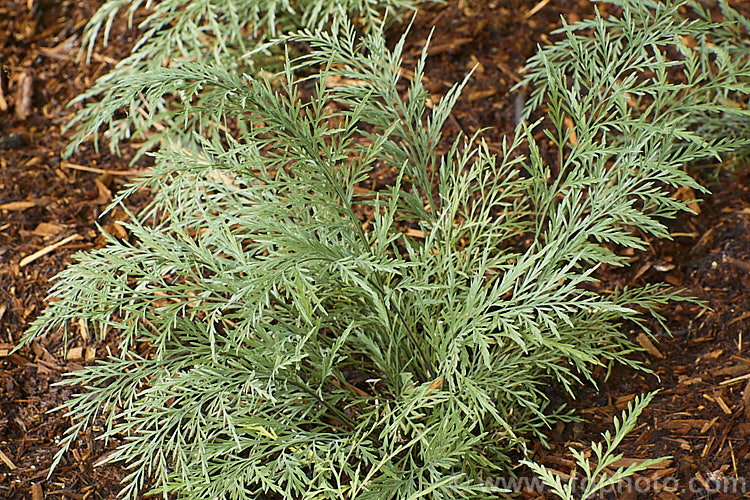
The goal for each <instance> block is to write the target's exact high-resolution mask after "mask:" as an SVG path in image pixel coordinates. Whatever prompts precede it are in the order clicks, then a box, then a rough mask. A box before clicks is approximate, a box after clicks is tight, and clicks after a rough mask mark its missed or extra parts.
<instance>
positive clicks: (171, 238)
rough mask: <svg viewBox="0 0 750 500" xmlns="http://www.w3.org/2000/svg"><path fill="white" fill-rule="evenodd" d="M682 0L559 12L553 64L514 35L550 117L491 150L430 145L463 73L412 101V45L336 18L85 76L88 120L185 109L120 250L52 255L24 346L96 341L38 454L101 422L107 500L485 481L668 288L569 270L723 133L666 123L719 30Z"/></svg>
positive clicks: (701, 88) (432, 494)
mask: <svg viewBox="0 0 750 500" xmlns="http://www.w3.org/2000/svg"><path fill="white" fill-rule="evenodd" d="M683 4H684V2H677V1H671V2H666V3H665V4H663V5H662V4H659V5H658V6H657V7H656V8H654V9H648V8H647V6H646V5H647V3H646V2H645V1H644V2H622V5H623V8H624V12H625V14H626V15H625V16H624V17H623V18H622V19H623V20H622V21H621V23H619V24H618V23H613V22H610V21H605V20H603V19H602V18H600V17H597V19H596V20H595V21H592V22H591V23H593V24H586V26H589V27H592V28H593V29H592V31H591V33H590V36H592V37H594V40H596V41H595V43H593V47H595V48H596V49H597V50H596V51H593V52H592V51H590V50H589V49H590V47H591V45H590V42H589V38H587V37H577V36H569V37H568V43H570V44H571V46H572V47H574V48H575V49H576V51H574V52H572V54H574V55H577V57H579V59H577V60H576V64H568V63H567V62H566V60H564V59H563V60H562V62H561V61H560V60H555V59H552V58H550V57H547V55H546V54H547V53H546V52H545V51H544V50H542V51H541V52H540V53H539V55H538V56H537V58H536V59H534V60H533V61H532V64H531V68H532V69H533V70H534V71H535V72H533V73H532V77H530V82H535V81H541V82H543V84H544V87H543V89H544V90H543V97H542V91H541V90H540V91H539V92H540V93H539V94H532V95H533V96H534V99H537V100H536V101H535V102H536V103H537V106H538V107H539V108H540V109H542V106H544V107H545V108H546V109H545V111H546V114H547V115H548V116H549V118H550V120H549V123H550V125H549V126H547V125H544V127H545V128H543V129H542V128H541V127H542V126H543V125H539V124H527V123H524V124H522V125H521V126H519V128H518V130H517V131H516V133H515V134H514V135H513V136H511V137H509V138H508V139H507V140H506V141H505V142H503V144H502V145H499V146H498V151H499V153H493V152H492V148H491V146H490V145H488V144H486V143H485V142H484V141H483V140H482V137H481V134H478V135H476V136H474V137H459V138H457V139H456V140H454V141H452V142H449V143H446V141H445V140H444V139H443V137H442V134H443V129H444V124H445V121H446V119H447V118H448V116H449V113H450V111H451V108H452V107H453V105H454V104H455V102H456V100H457V99H458V98H459V95H460V91H461V88H462V86H463V83H459V84H457V85H456V86H455V87H453V89H452V90H451V91H450V92H448V93H447V94H446V95H445V96H444V97H443V98H442V99H441V100H440V101H439V102H437V103H433V105H432V106H431V107H428V106H427V104H428V102H431V101H428V98H429V95H428V93H427V91H426V90H425V89H424V87H423V85H422V76H423V74H424V67H425V64H426V48H425V51H424V52H423V54H422V57H421V58H420V59H419V61H418V62H417V64H416V67H415V68H414V70H413V77H412V78H410V79H409V80H405V79H404V77H403V74H402V69H401V58H402V49H403V45H404V38H403V37H402V38H401V39H400V41H399V42H398V43H396V45H395V46H394V47H393V48H388V47H387V45H386V43H385V41H384V37H383V34H382V30H381V29H380V28H376V29H373V30H372V31H371V32H369V33H367V34H364V35H362V36H360V35H359V34H358V32H357V30H356V29H355V28H353V27H352V26H351V25H350V24H349V23H348V22H347V21H346V20H342V22H341V23H340V25H339V26H338V27H337V28H336V30H335V31H305V30H303V31H300V32H297V33H292V34H289V35H286V36H283V37H281V38H280V39H279V40H277V41H276V42H274V43H275V44H276V45H277V46H278V47H284V46H285V45H286V46H288V45H289V44H293V45H294V46H296V47H300V46H304V47H307V49H306V51H305V52H304V53H302V54H301V55H298V56H296V57H288V58H287V59H286V60H285V65H284V68H283V69H282V70H280V71H279V72H278V73H275V74H272V75H270V74H267V73H260V74H255V75H251V74H243V73H239V72H237V71H234V70H230V69H227V68H226V67H225V66H224V65H223V64H221V63H219V62H217V61H215V60H212V59H210V58H209V59H205V60H196V61H193V62H189V61H186V62H184V64H182V65H180V66H179V67H173V66H155V67H152V68H149V70H148V71H145V72H135V73H132V74H130V73H129V74H127V75H123V76H122V78H121V79H119V80H117V81H115V82H113V85H114V86H113V88H112V92H113V93H114V94H113V95H115V94H116V95H117V96H118V98H117V99H115V100H112V101H111V102H110V101H108V100H107V99H106V98H105V100H104V101H102V104H101V106H102V107H101V110H102V111H103V112H104V115H103V116H104V118H106V117H107V116H113V115H114V113H115V112H116V111H117V110H118V109H120V107H121V106H122V105H123V104H124V103H129V104H130V105H131V106H136V105H137V103H141V102H143V101H142V100H143V99H145V100H146V102H147V103H157V102H160V101H161V100H162V99H163V98H164V96H167V95H179V96H181V98H180V99H178V100H175V101H173V102H172V105H173V106H175V107H176V108H169V109H170V111H169V113H174V115H172V119H173V122H169V123H167V122H165V123H166V125H165V126H166V128H167V131H168V132H171V131H172V128H171V127H172V126H174V125H170V123H173V124H174V123H177V121H178V120H177V119H178V118H179V119H180V120H183V118H186V117H187V118H189V120H187V121H185V120H183V123H189V124H190V127H189V128H188V129H187V132H188V133H189V134H190V137H189V139H190V141H189V142H187V143H186V142H185V141H184V140H183V139H184V138H185V137H186V132H185V129H182V128H181V129H180V130H175V131H174V136H171V135H170V134H169V133H167V134H165V135H163V140H162V141H161V147H160V149H159V151H158V153H155V154H154V155H153V157H154V162H155V166H154V168H153V170H152V171H151V172H150V173H148V174H146V175H145V176H144V177H143V178H141V179H140V180H139V181H137V182H136V183H134V184H133V185H132V186H130V187H128V188H127V189H126V190H125V191H123V192H122V193H120V195H119V197H118V199H117V200H116V201H115V205H116V204H120V203H122V202H123V200H125V199H126V198H127V197H129V196H131V195H132V194H133V193H135V192H137V191H138V190H141V189H149V190H150V191H151V193H152V194H153V198H152V201H151V202H150V204H149V205H148V206H147V207H145V208H144V209H143V210H142V211H141V212H140V213H138V214H134V215H133V216H132V219H131V220H130V222H127V223H125V224H124V225H125V227H126V228H127V230H128V232H129V237H128V239H122V240H120V239H116V238H114V237H109V239H108V244H107V245H106V246H105V247H104V248H101V249H98V250H93V251H90V252H86V253H80V254H78V255H77V256H76V260H77V262H76V263H74V264H73V265H72V266H70V267H69V268H68V269H66V270H65V271H63V272H62V273H61V274H60V275H59V276H58V279H57V281H56V283H55V285H54V286H53V288H52V290H51V292H50V296H51V298H53V299H54V300H53V301H51V302H50V305H49V307H48V308H47V309H46V311H45V312H44V313H43V314H42V315H41V316H40V317H39V318H38V319H37V320H36V321H35V322H34V323H33V325H32V326H31V328H30V330H29V332H28V336H27V337H26V339H25V342H26V343H28V342H31V341H32V340H33V339H35V338H37V337H39V336H41V335H44V334H45V333H47V332H49V331H51V330H53V329H57V328H60V327H66V328H67V327H69V326H70V325H80V324H84V325H86V326H87V327H88V328H90V329H91V330H92V331H95V332H98V335H99V338H104V337H105V336H106V335H108V334H109V335H111V334H114V335H116V337H117V338H118V339H119V343H118V344H117V348H116V349H115V350H114V351H113V352H112V354H111V356H109V357H108V358H106V359H102V360H99V361H98V362H97V363H95V364H93V365H91V366H87V367H84V368H83V369H81V370H79V371H77V372H75V373H73V374H71V375H70V376H69V377H67V378H66V379H65V381H64V382H63V383H65V384H69V385H71V386H75V387H80V392H79V393H78V394H76V395H74V396H73V397H71V399H70V400H69V401H68V402H66V403H65V404H64V406H63V408H62V410H63V411H65V412H66V414H67V415H69V416H71V417H73V418H74V419H75V420H74V422H75V423H74V425H72V426H71V428H70V429H69V430H68V431H67V433H66V435H65V436H64V438H63V439H62V445H63V446H62V449H61V450H60V452H59V453H58V455H57V460H59V459H60V458H61V457H62V455H63V454H64V453H65V451H66V450H67V449H68V448H69V447H70V446H71V445H72V444H74V443H75V442H76V436H78V435H79V433H80V432H81V431H83V430H84V429H88V428H90V427H91V426H92V425H93V424H94V423H95V422H97V421H99V420H100V419H101V421H103V425H104V428H105V431H104V433H103V435H102V437H103V438H104V439H115V438H116V439H118V440H121V444H120V445H119V447H118V448H117V451H116V452H115V453H113V454H111V455H109V456H108V457H107V460H108V461H115V462H121V463H124V464H126V465H127V466H128V468H129V470H130V471H131V472H130V474H129V475H128V476H127V477H126V478H125V481H124V488H123V492H122V494H123V495H124V497H125V498H136V497H138V495H140V494H141V493H148V494H149V495H156V494H158V495H162V496H163V497H164V498H167V496H168V495H169V494H175V495H176V496H178V497H179V498H184V499H205V498H231V499H242V498H259V497H261V496H262V495H265V496H266V497H273V496H278V497H281V498H313V497H314V498H330V499H339V498H352V499H354V498H357V499H367V498H372V499H387V498H398V499H400V498H418V497H428V498H436V499H437V498H456V497H462V498H464V497H465V498H491V497H492V496H493V495H495V494H497V492H498V489H497V488H493V487H492V486H488V485H487V484H486V483H485V481H484V478H486V477H490V476H499V475H504V474H507V473H508V471H511V470H512V468H513V467H514V466H515V465H517V464H516V458H514V457H517V456H518V453H521V454H523V453H524V450H525V443H526V441H527V440H528V439H530V438H539V439H542V440H543V439H544V432H545V430H546V429H547V428H549V426H550V425H552V424H554V423H555V422H558V421H560V420H566V419H569V418H571V417H570V414H569V413H568V412H566V411H565V410H564V409H562V408H549V407H548V398H547V396H546V392H547V391H548V390H549V388H550V387H551V386H552V387H559V388H560V390H567V391H569V392H570V393H571V394H574V392H575V386H576V385H577V384H579V383H580V382H582V381H591V382H593V379H592V370H593V368H594V367H596V366H597V365H601V364H607V363H611V362H617V363H624V364H626V365H629V366H632V367H635V368H643V366H642V365H641V364H640V363H639V362H638V360H637V359H636V357H634V356H633V354H634V352H635V351H636V347H635V346H634V345H633V344H632V343H631V342H630V341H629V340H628V338H627V336H626V334H625V331H626V328H625V327H624V325H623V323H624V322H626V321H627V322H631V325H632V324H633V323H634V324H635V325H638V326H640V327H641V328H643V329H646V322H645V316H644V315H647V314H649V313H650V314H652V315H654V316H655V317H656V318H657V319H659V317H658V309H659V307H660V306H661V305H663V304H664V303H666V302H667V301H669V300H671V299H673V298H676V294H675V293H674V292H673V291H672V290H671V289H669V288H668V287H666V286H664V285H660V284H654V285H648V286H645V287H642V288H624V289H613V288H607V289H605V288H604V287H601V286H597V280H596V277H595V273H596V270H597V268H598V267H599V266H601V265H602V264H608V265H611V266H624V265H627V260H626V257H623V256H622V255H621V254H619V253H618V249H622V248H634V249H643V248H645V246H646V241H645V238H646V237H668V231H667V228H666V226H665V225H664V220H665V218H669V217H671V216H673V215H674V214H675V213H677V212H678V211H681V210H687V204H686V203H687V202H684V201H680V200H677V199H675V198H673V197H672V196H671V190H672V189H673V188H679V187H682V186H689V187H691V188H692V189H694V190H696V191H702V190H703V188H702V187H701V186H700V185H699V184H698V183H696V182H695V181H694V180H693V179H692V178H691V177H690V176H689V175H687V174H686V173H685V170H684V165H685V164H686V163H688V162H692V161H698V160H703V159H707V158H712V157H715V156H716V155H718V154H719V153H722V152H727V151H733V150H734V149H736V147H738V146H737V143H738V142H741V141H733V140H727V139H724V138H722V137H713V136H711V134H709V133H707V134H699V133H696V132H695V131H694V130H693V128H692V127H693V125H692V122H691V121H690V120H687V119H686V118H685V117H686V116H688V115H689V116H692V115H690V113H692V108H691V109H684V108H683V107H682V106H681V104H680V103H681V101H680V99H681V98H682V96H683V95H684V94H689V95H698V96H703V97H701V99H703V100H712V99H713V95H714V94H713V92H715V91H716V90H717V87H716V86H720V85H721V83H722V81H721V80H717V79H716V78H709V77H708V76H709V75H705V74H704V73H703V71H704V69H705V70H706V71H708V70H710V69H711V68H710V67H706V68H702V67H701V66H700V65H698V66H694V65H693V62H695V59H694V58H693V55H691V54H694V52H695V51H696V50H699V49H696V48H691V47H689V46H688V45H686V44H685V43H683V40H684V39H685V37H689V36H691V35H695V36H698V32H701V33H703V30H706V29H708V30H709V32H710V30H712V29H714V28H716V29H718V27H720V26H721V25H719V24H716V23H711V22H709V21H705V20H703V21H700V20H696V21H690V22H688V21H684V20H682V19H681V18H680V16H679V11H678V9H679V8H680V7H681V6H682V5H683ZM648 5H650V3H648ZM571 33H572V31H571ZM623 33H624V34H623ZM618 34H622V36H623V37H624V38H623V39H620V38H617V36H619V35H618ZM615 35H617V36H615ZM625 42H627V43H625ZM675 48H677V49H678V52H677V53H678V55H679V54H682V56H680V57H681V58H679V57H678V58H677V59H675V58H672V57H671V56H672V55H673V54H672V52H674V51H673V49H675ZM259 50H263V49H259ZM585 53H587V54H589V55H592V56H591V57H588V56H586V57H584V55H585ZM571 57H572V56H571ZM680 65H682V66H680ZM675 67H683V68H688V69H690V71H686V75H685V76H686V81H685V82H682V83H674V82H672V81H671V80H670V74H672V70H673V69H674V68H675ZM693 68H695V71H694V72H693V71H692V69H693ZM571 69H572V70H573V71H575V72H576V74H580V75H586V78H587V79H585V80H584V79H583V78H578V79H573V80H572V81H571V79H570V78H569V75H568V74H567V73H566V71H569V70H571ZM534 75H535V76H534ZM537 77H538V78H537ZM712 86H713V87H712ZM678 89H679V90H680V92H677V90H678ZM631 96H636V97H637V98H638V99H640V101H639V102H640V103H642V104H643V106H640V105H639V106H633V105H632V104H630V103H629V100H630V97H631ZM701 102H703V101H701ZM709 111H710V110H709V109H708V106H706V112H707V113H708V112H709ZM165 112H166V111H165ZM86 113H87V112H86V111H84V112H83V116H87V115H86ZM82 123H84V124H85V125H84V128H83V129H82V131H83V132H82V133H93V132H95V130H96V128H97V124H98V123H99V124H100V123H101V122H96V121H86V120H84V121H83V122H82ZM569 123H572V124H573V128H574V129H575V132H576V134H577V138H576V140H575V141H574V140H572V137H573V135H572V134H573V129H572V128H571V127H570V126H569V125H568V124H569ZM114 126H115V127H117V125H116V124H115V125H114ZM87 127H88V128H87ZM540 129H541V130H543V131H544V134H543V137H542V140H545V141H547V140H549V141H550V142H551V144H552V145H553V146H554V147H556V148H557V150H558V151H557V152H558V154H557V155H554V156H553V157H547V156H543V155H542V153H541V148H540V146H539V143H538V142H537V140H536V139H535V138H534V137H535V134H536V131H537V130H540ZM708 132H710V130H709V131H708ZM112 137H113V138H114V139H115V140H116V135H113V136H112ZM373 172H377V173H378V177H379V178H382V177H383V176H386V177H390V178H391V181H390V182H387V183H382V184H380V185H378V184H376V183H374V182H373V178H374V177H373ZM113 206H114V205H113ZM634 228H637V231H636V230H634ZM66 331H67V330H66ZM19 347H20V346H19Z"/></svg>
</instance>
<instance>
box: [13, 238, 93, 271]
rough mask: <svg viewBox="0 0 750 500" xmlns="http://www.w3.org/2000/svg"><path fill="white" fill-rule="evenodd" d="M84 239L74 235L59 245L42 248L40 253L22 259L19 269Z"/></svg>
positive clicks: (61, 241) (59, 242) (58, 243)
mask: <svg viewBox="0 0 750 500" xmlns="http://www.w3.org/2000/svg"><path fill="white" fill-rule="evenodd" d="M82 239H83V237H82V236H81V235H79V234H73V235H71V236H68V237H67V238H65V239H63V240H60V241H58V242H57V243H55V244H53V245H49V246H47V247H44V248H42V249H41V250H39V251H38V252H34V253H32V254H31V255H27V256H26V257H24V258H23V259H21V262H19V263H18V267H23V266H26V265H28V264H31V263H32V262H34V261H35V260H37V259H38V258H40V257H44V256H45V255H47V254H48V253H50V252H54V251H55V250H57V249H58V248H60V247H61V246H63V245H66V244H68V243H70V242H71V241H75V240H82Z"/></svg>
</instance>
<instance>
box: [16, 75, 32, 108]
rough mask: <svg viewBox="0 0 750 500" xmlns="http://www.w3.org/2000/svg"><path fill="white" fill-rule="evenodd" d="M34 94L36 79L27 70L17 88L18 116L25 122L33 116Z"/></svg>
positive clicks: (19, 79) (19, 80)
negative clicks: (32, 102)
mask: <svg viewBox="0 0 750 500" xmlns="http://www.w3.org/2000/svg"><path fill="white" fill-rule="evenodd" d="M33 93H34V78H33V77H32V76H31V71H29V70H26V71H24V72H23V73H21V76H20V77H19V78H18V84H17V87H16V116H17V117H18V119H19V120H25V119H26V118H28V117H29V114H31V97H32V95H33Z"/></svg>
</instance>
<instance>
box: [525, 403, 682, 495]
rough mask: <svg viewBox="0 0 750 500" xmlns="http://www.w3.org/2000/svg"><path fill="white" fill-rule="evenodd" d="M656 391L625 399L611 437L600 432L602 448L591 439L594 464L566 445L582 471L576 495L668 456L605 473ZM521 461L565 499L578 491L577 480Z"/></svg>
mask: <svg viewBox="0 0 750 500" xmlns="http://www.w3.org/2000/svg"><path fill="white" fill-rule="evenodd" d="M655 395H656V392H652V393H649V394H647V395H646V396H642V397H636V398H635V400H634V402H633V403H628V408H627V411H623V412H622V416H621V417H620V419H619V420H618V419H617V417H615V419H614V425H615V435H614V437H613V436H612V435H611V434H610V432H609V431H606V432H605V433H604V434H602V437H603V438H604V445H605V446H606V449H604V450H603V449H602V443H591V450H592V451H593V452H594V456H595V457H596V464H595V466H594V467H593V468H592V464H591V461H590V460H589V459H588V458H587V457H586V456H585V455H584V454H583V453H581V452H580V451H578V450H576V449H574V448H569V449H570V452H571V453H572V454H573V457H575V459H576V465H578V467H580V468H581V470H582V471H583V473H584V474H585V477H584V478H582V479H581V480H579V481H578V484H581V485H583V491H582V492H580V493H579V495H580V496H578V498H580V499H581V500H586V499H587V498H591V497H593V496H594V495H595V494H597V493H600V492H602V491H604V490H607V489H614V488H616V487H617V486H618V484H619V483H620V482H621V481H623V480H625V479H627V478H629V477H631V476H633V474H635V473H637V472H642V471H644V470H646V469H648V468H649V467H650V466H652V465H656V464H658V463H659V462H661V461H662V460H665V459H667V458H671V457H664V458H660V459H656V460H644V461H642V462H635V463H632V464H630V465H629V466H627V467H618V468H617V470H616V471H614V473H613V474H612V475H607V474H606V472H605V471H606V470H607V468H609V467H611V466H612V465H613V464H615V463H616V462H617V461H618V460H620V459H622V454H621V453H620V454H615V453H614V451H615V448H617V446H619V444H620V443H621V442H622V440H623V439H624V438H625V436H626V435H627V434H628V433H629V432H630V431H632V430H633V429H634V428H635V424H636V421H637V420H638V416H639V415H640V414H641V412H642V411H643V410H644V409H645V408H646V407H647V406H648V404H649V403H650V402H651V400H652V399H653V397H654V396H655ZM521 463H523V464H524V465H526V466H528V467H529V468H530V469H531V470H532V471H533V472H534V473H535V474H537V475H538V476H539V477H540V478H541V479H542V481H543V482H544V484H545V485H546V486H547V487H548V488H549V489H550V490H551V491H552V493H554V494H555V495H557V496H558V497H560V498H562V499H564V500H573V499H575V498H576V493H577V492H576V491H575V489H574V487H575V485H576V481H568V482H567V483H566V484H563V482H562V479H561V478H560V476H559V475H556V474H554V473H552V472H550V471H549V470H547V468H546V467H544V466H543V465H539V464H537V463H534V462H531V461H529V460H523V461H522V462H521Z"/></svg>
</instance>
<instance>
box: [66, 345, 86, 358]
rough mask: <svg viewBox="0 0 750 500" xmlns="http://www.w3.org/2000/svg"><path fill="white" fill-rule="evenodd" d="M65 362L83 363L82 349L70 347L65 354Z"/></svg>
mask: <svg viewBox="0 0 750 500" xmlns="http://www.w3.org/2000/svg"><path fill="white" fill-rule="evenodd" d="M65 359H66V360H67V361H83V347H72V348H70V349H68V352H67V354H65Z"/></svg>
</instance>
